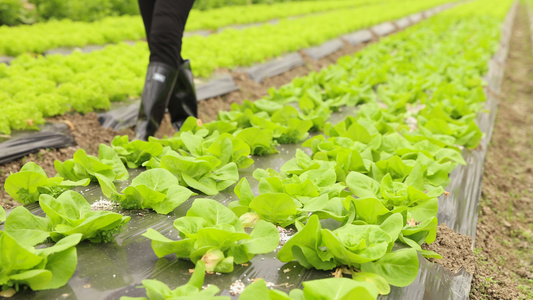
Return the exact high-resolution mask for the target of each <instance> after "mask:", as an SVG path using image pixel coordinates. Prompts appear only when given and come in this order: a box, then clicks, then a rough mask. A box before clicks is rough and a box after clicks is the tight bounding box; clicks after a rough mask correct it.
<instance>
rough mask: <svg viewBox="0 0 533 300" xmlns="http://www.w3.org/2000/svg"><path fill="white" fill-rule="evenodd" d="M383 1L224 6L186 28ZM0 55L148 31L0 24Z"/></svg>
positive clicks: (125, 19)
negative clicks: (0, 37) (0, 38)
mask: <svg viewBox="0 0 533 300" xmlns="http://www.w3.org/2000/svg"><path fill="white" fill-rule="evenodd" d="M388 1H390V0H388ZM380 2H383V0H334V1H302V2H297V3H295V2H287V3H277V4H275V5H267V4H258V5H251V6H237V7H235V6H233V7H222V8H219V9H214V10H208V11H200V10H195V9H193V10H192V11H191V12H190V14H189V19H188V21H187V26H186V28H185V30H186V31H195V30H216V29H219V28H221V27H224V26H228V25H239V24H249V23H256V22H264V21H269V20H273V19H278V18H286V17H291V16H298V15H305V14H310V13H316V12H323V11H328V10H334V9H346V8H350V7H356V6H361V5H367V4H375V3H380ZM0 35H1V36H2V40H1V41H0V56H1V55H10V56H17V55H20V54H22V53H26V52H33V53H44V52H45V51H46V50H50V49H54V48H59V47H83V46H86V45H105V44H109V43H118V42H122V41H126V40H140V39H142V38H144V37H145V31H144V27H143V24H142V20H141V17H140V16H120V17H107V18H103V19H101V20H99V21H95V22H90V23H89V22H76V21H73V20H70V19H63V20H54V21H49V22H46V23H39V24H35V25H31V26H17V27H7V26H2V27H0Z"/></svg>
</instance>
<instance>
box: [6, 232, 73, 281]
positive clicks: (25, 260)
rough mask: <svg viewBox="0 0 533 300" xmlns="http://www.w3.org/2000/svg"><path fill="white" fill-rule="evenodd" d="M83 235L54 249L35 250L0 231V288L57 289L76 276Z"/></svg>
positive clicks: (70, 238)
mask: <svg viewBox="0 0 533 300" xmlns="http://www.w3.org/2000/svg"><path fill="white" fill-rule="evenodd" d="M81 238H82V235H81V234H79V233H77V234H73V235H71V236H68V237H66V238H64V239H62V240H61V241H59V242H58V243H56V244H54V245H53V246H51V247H47V248H38V249H36V248H34V247H29V246H27V245H23V244H20V243H19V242H18V239H17V238H14V237H13V235H10V234H9V233H8V232H5V231H0V245H1V247H0V286H1V287H2V290H6V289H8V288H13V289H15V290H16V291H19V290H21V289H22V288H23V287H26V286H27V287H29V288H30V289H32V290H34V291H39V290H48V289H57V288H59V287H62V286H64V285H65V284H66V283H67V282H68V280H69V279H70V278H71V277H72V275H73V274H74V271H75V270H76V265H77V263H78V260H77V253H76V247H75V246H76V245H77V244H78V243H79V242H80V240H81Z"/></svg>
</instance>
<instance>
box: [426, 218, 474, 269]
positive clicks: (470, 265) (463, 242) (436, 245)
mask: <svg viewBox="0 0 533 300" xmlns="http://www.w3.org/2000/svg"><path fill="white" fill-rule="evenodd" d="M423 248H424V249H426V250H431V251H435V252H437V253H438V254H440V255H441V256H442V258H441V259H432V258H431V259H429V261H431V262H436V263H438V264H441V265H443V266H444V267H446V268H447V269H450V270H452V271H454V272H456V271H458V270H459V269H461V268H463V269H465V270H466V271H467V272H468V273H470V274H473V273H474V271H475V269H476V264H475V257H474V252H473V251H472V238H471V237H469V236H466V235H462V234H460V233H457V232H455V231H453V229H450V228H449V227H448V226H446V224H440V225H439V227H438V228H437V239H436V240H435V242H433V243H432V244H431V245H423Z"/></svg>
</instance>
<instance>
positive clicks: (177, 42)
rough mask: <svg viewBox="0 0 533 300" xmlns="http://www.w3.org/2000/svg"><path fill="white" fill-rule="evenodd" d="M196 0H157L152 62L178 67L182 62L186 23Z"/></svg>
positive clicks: (151, 45)
mask: <svg viewBox="0 0 533 300" xmlns="http://www.w3.org/2000/svg"><path fill="white" fill-rule="evenodd" d="M140 1H144V0H140ZM193 3H194V0H156V1H155V6H154V12H153V18H152V24H151V28H150V37H149V38H148V41H149V43H150V45H149V46H150V62H162V63H165V64H168V65H170V66H173V67H175V68H177V67H178V66H179V65H180V64H181V63H182V62H183V60H182V58H181V46H182V38H183V31H184V30H185V23H186V22H187V18H188V16H189V12H190V10H191V8H192V5H193Z"/></svg>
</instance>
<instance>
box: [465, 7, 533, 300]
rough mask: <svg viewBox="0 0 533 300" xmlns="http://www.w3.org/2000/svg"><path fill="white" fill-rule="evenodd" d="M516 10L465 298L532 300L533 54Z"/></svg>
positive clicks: (524, 13) (526, 24) (523, 11)
mask: <svg viewBox="0 0 533 300" xmlns="http://www.w3.org/2000/svg"><path fill="white" fill-rule="evenodd" d="M527 9H528V8H527V7H525V6H521V7H520V8H519V9H518V12H517V18H516V20H515V24H514V28H513V34H512V38H511V43H510V52H509V57H508V60H507V63H506V69H505V76H504V81H503V85H502V94H501V95H502V96H501V97H500V101H499V108H498V113H497V118H496V124H495V129H494V135H493V137H492V141H491V143H490V146H489V148H488V153H487V159H486V162H485V172H484V174H483V186H482V200H481V203H480V218H479V221H478V227H477V234H476V245H475V250H474V253H475V254H476V272H475V274H474V279H473V282H472V292H471V295H470V298H471V299H533V199H532V198H531V195H532V194H533V157H532V156H531V149H532V147H533V142H532V141H533V117H532V116H533V102H532V101H531V99H532V98H533V56H532V52H531V44H530V43H531V39H530V34H531V33H530V30H529V28H528V27H529V22H528V20H527Z"/></svg>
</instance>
